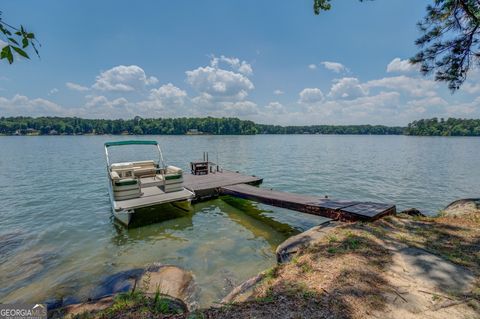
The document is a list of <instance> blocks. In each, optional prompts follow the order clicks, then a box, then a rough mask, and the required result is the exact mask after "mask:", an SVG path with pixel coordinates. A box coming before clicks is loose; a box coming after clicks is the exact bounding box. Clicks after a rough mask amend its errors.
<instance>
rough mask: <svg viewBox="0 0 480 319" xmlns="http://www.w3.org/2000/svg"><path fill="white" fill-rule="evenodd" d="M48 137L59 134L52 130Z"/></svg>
mask: <svg viewBox="0 0 480 319" xmlns="http://www.w3.org/2000/svg"><path fill="white" fill-rule="evenodd" d="M48 135H58V132H57V131H56V130H50V132H48Z"/></svg>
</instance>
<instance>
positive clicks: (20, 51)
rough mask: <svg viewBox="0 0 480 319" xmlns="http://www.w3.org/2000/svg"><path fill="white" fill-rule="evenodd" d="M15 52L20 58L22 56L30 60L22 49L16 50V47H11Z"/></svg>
mask: <svg viewBox="0 0 480 319" xmlns="http://www.w3.org/2000/svg"><path fill="white" fill-rule="evenodd" d="M12 48H13V49H14V50H15V52H17V53H18V54H20V55H21V56H23V57H24V58H27V59H30V57H29V56H28V54H27V52H25V51H23V50H22V49H20V48H17V47H12Z"/></svg>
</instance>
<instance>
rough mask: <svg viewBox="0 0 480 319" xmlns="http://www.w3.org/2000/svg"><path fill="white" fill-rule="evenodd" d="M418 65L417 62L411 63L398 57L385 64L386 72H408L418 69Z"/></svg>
mask: <svg viewBox="0 0 480 319" xmlns="http://www.w3.org/2000/svg"><path fill="white" fill-rule="evenodd" d="M419 70H420V66H419V65H418V64H412V63H410V61H409V60H402V59H400V58H395V59H393V60H392V61H391V62H390V63H389V64H388V66H387V72H388V73H390V72H402V73H408V72H413V71H419Z"/></svg>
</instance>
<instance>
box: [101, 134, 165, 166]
mask: <svg viewBox="0 0 480 319" xmlns="http://www.w3.org/2000/svg"><path fill="white" fill-rule="evenodd" d="M126 145H155V146H156V147H157V150H158V155H159V160H160V162H161V163H162V168H166V166H165V161H164V160H163V154H162V150H161V149H160V145H159V144H158V142H157V141H152V140H127V141H112V142H105V144H104V146H105V158H106V159H107V168H110V159H109V157H108V148H109V147H112V146H126ZM159 164H160V163H159Z"/></svg>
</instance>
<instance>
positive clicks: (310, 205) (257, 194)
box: [220, 184, 396, 221]
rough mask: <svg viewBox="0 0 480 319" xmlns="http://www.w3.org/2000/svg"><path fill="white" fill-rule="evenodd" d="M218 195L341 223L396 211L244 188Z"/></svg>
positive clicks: (224, 190) (228, 188) (385, 206)
mask: <svg viewBox="0 0 480 319" xmlns="http://www.w3.org/2000/svg"><path fill="white" fill-rule="evenodd" d="M220 194H222V195H231V196H235V197H240V198H245V199H249V200H253V201H256V202H259V203H263V204H267V205H271V206H276V207H281V208H287V209H291V210H296V211H299V212H302V213H307V214H313V215H318V216H323V217H328V218H331V219H334V220H342V221H355V220H365V221H369V220H375V219H378V218H380V217H382V216H385V215H390V214H394V213H395V211H396V209H395V205H391V204H382V203H373V202H357V201H341V200H332V199H326V198H319V197H316V196H311V195H300V194H293V193H285V192H278V191H273V190H269V189H265V188H259V187H255V186H250V185H246V184H238V185H231V186H224V187H221V188H220Z"/></svg>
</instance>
